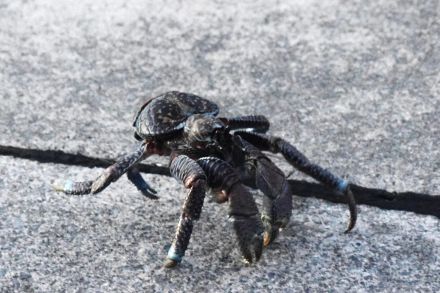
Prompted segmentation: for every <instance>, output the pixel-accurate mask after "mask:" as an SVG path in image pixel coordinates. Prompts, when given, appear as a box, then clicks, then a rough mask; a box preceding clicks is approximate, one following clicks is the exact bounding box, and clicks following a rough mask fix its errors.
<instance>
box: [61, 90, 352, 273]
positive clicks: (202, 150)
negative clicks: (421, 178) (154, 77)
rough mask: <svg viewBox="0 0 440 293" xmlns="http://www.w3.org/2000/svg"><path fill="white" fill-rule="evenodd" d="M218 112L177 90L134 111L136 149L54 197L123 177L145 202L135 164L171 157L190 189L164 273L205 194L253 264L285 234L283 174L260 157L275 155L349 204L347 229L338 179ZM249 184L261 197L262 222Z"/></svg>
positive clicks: (264, 126)
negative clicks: (225, 213)
mask: <svg viewBox="0 0 440 293" xmlns="http://www.w3.org/2000/svg"><path fill="white" fill-rule="evenodd" d="M218 112H219V109H218V106H217V105H216V104H215V103H213V102H211V101H209V100H206V99H204V98H201V97H198V96H196V95H193V94H188V93H181V92H177V91H172V92H167V93H164V94H162V95H160V96H157V97H154V98H152V99H150V100H148V101H147V102H146V103H145V104H144V105H143V106H142V107H141V108H140V109H139V111H138V112H137V114H136V115H135V118H134V122H133V126H134V128H135V138H136V139H137V140H138V141H139V143H138V144H137V145H136V147H135V150H134V151H133V152H132V153H130V154H128V155H125V156H123V157H120V158H119V159H118V160H117V161H116V163H115V164H113V165H111V166H110V167H108V168H107V169H105V171H104V172H103V173H102V174H101V175H100V176H99V177H98V178H96V179H95V180H92V181H84V182H74V181H70V180H69V181H67V182H66V183H65V184H64V185H63V186H56V187H55V188H56V190H58V191H62V192H64V193H67V194H89V193H93V194H94V193H98V192H100V191H102V190H103V189H104V188H106V187H107V186H108V185H109V184H110V183H111V182H114V181H116V180H118V178H119V177H121V176H122V175H123V174H124V173H126V174H127V177H128V179H129V180H130V181H131V182H132V183H133V184H134V185H135V186H136V187H137V188H138V189H139V190H140V191H141V192H142V193H143V194H144V195H145V196H147V197H149V198H153V199H154V198H157V196H156V192H155V191H154V190H153V189H152V188H151V187H150V186H149V185H148V183H147V182H146V181H145V180H144V179H143V178H142V176H141V174H140V173H139V171H138V170H137V169H136V165H137V164H138V163H139V162H140V161H142V160H144V159H146V158H147V157H148V156H150V155H154V154H156V155H161V156H169V157H170V165H169V168H170V172H171V174H172V175H173V176H174V177H175V178H176V179H177V180H179V181H180V182H181V183H183V184H184V186H185V187H186V188H187V189H189V191H188V195H187V197H186V199H185V201H184V204H183V208H182V212H181V215H180V220H179V223H178V225H177V229H176V234H175V236H174V240H173V242H172V245H171V247H170V249H169V251H168V255H167V259H166V261H165V267H174V266H176V265H177V264H178V263H180V262H181V261H182V258H183V256H184V254H185V251H186V249H187V247H188V244H189V240H190V237H191V233H192V229H193V224H194V221H196V220H198V219H199V218H200V214H201V211H202V206H203V201H204V198H205V191H206V189H207V188H211V189H212V191H213V193H214V195H215V199H216V201H217V202H219V203H222V202H229V216H230V217H231V219H232V220H233V228H234V230H235V232H236V235H237V239H238V244H239V248H240V251H241V253H242V255H243V257H244V259H245V260H246V261H247V262H249V263H251V262H253V261H258V260H259V258H260V256H261V254H262V251H263V247H264V246H268V245H269V244H270V243H271V242H272V241H273V240H274V239H275V238H276V237H277V235H278V233H279V231H280V230H281V229H282V228H283V227H285V226H286V225H287V223H288V221H289V218H290V216H291V214H292V195H291V191H290V188H289V184H288V181H287V179H286V176H285V175H284V173H283V172H282V171H281V170H280V169H279V168H278V167H277V166H276V165H275V164H274V163H272V161H271V160H270V159H269V158H268V157H267V156H266V155H265V154H264V153H263V152H262V151H268V152H272V153H281V154H282V155H283V157H284V158H285V159H286V160H287V161H288V162H289V163H290V164H291V165H293V166H294V167H295V168H297V169H298V170H300V171H302V172H304V173H305V174H307V175H309V176H311V177H313V178H314V179H316V180H318V181H319V182H321V183H323V184H324V185H326V186H328V187H330V188H332V189H334V190H335V191H336V192H338V193H340V194H343V195H345V196H346V197H347V202H348V205H349V210H350V221H349V225H348V228H347V230H346V232H348V231H350V230H351V229H353V227H354V226H355V223H356V218H357V211H356V204H355V201H354V196H353V194H352V192H351V190H350V185H349V183H348V182H347V181H345V180H344V179H341V178H339V177H337V176H335V175H333V174H332V173H331V172H329V171H328V170H326V169H324V168H322V167H320V166H318V165H316V164H313V163H311V162H310V161H309V160H308V159H307V158H306V157H305V156H304V155H303V154H302V153H300V152H299V151H298V150H297V149H296V148H295V147H294V146H292V145H291V144H290V143H288V142H287V141H285V140H284V139H282V138H280V137H274V136H270V135H268V134H266V132H267V131H268V130H269V125H270V124H269V121H268V120H267V119H266V118H265V117H264V116H258V115H252V116H241V117H235V118H225V117H217V114H218ZM246 182H247V183H249V184H251V185H253V186H254V187H257V188H258V189H260V190H261V191H262V193H263V195H264V198H263V206H262V212H261V216H260V213H259V211H258V208H257V205H256V203H255V201H254V199H253V196H252V194H251V193H250V191H249V190H248V189H247V187H246V186H245V183H246Z"/></svg>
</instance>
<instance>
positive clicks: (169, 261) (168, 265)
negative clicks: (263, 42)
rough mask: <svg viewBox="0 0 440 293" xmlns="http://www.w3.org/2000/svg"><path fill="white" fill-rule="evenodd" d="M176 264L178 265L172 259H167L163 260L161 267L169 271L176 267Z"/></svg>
mask: <svg viewBox="0 0 440 293" xmlns="http://www.w3.org/2000/svg"><path fill="white" fill-rule="evenodd" d="M178 264H179V262H177V261H175V260H174V259H170V258H167V259H166V260H165V262H164V264H163V266H164V268H167V269H171V268H174V267H176V266H177V265H178Z"/></svg>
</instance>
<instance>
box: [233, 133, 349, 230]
mask: <svg viewBox="0 0 440 293" xmlns="http://www.w3.org/2000/svg"><path fill="white" fill-rule="evenodd" d="M236 134H237V135H239V136H240V137H242V138H243V139H245V140H246V141H248V142H250V143H252V144H253V145H255V146H256V147H258V148H259V149H261V150H266V151H270V152H273V153H281V154H282V155H283V156H284V158H285V159H286V160H287V161H288V162H289V163H290V164H292V165H293V166H294V167H295V168H297V169H298V170H300V171H301V172H303V173H305V174H307V175H309V176H311V177H312V178H314V179H316V180H318V181H319V182H321V183H323V184H324V185H326V186H328V187H330V188H332V189H334V190H336V191H337V192H340V193H342V194H344V195H345V196H346V198H347V202H348V207H349V211H350V220H349V224H348V227H347V230H346V232H349V231H350V230H352V229H353V228H354V226H355V225H356V219H357V208H356V202H355V199H354V196H353V193H352V191H351V189H350V185H349V183H348V182H347V181H346V180H344V179H342V178H340V177H338V176H336V175H334V174H332V173H331V172H330V171H328V170H326V169H324V168H322V167H321V166H319V165H316V164H314V163H312V162H310V161H309V159H307V157H306V156H304V155H303V154H302V153H301V152H300V151H298V150H297V149H296V148H295V147H294V146H293V145H291V144H290V143H288V142H287V141H285V140H284V139H282V138H279V137H274V136H268V135H265V134H259V133H252V132H246V131H238V132H236Z"/></svg>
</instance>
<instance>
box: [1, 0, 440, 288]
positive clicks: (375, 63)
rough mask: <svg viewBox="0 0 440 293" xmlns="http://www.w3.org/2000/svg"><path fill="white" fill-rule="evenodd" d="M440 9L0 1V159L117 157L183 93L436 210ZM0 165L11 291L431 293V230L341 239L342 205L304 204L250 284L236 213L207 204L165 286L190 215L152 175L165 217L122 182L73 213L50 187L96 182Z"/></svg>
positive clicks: (408, 225) (363, 219)
mask: <svg viewBox="0 0 440 293" xmlns="http://www.w3.org/2000/svg"><path fill="white" fill-rule="evenodd" d="M438 4H439V3H438V1H422V2H417V3H414V2H411V1H369V2H366V1H325V3H321V1H285V3H281V2H278V1H241V2H240V4H235V3H233V2H230V1H226V2H207V1H206V2H205V1H192V2H191V4H190V3H185V2H180V1H163V2H160V3H157V2H154V1H119V0H117V1H111V2H110V1H108V2H105V1H102V2H99V3H94V2H93V3H85V2H83V1H76V2H70V1H49V0H46V1H24V2H18V1H17V2H15V1H10V2H3V3H0V68H1V70H0V107H1V114H0V133H1V135H0V144H1V145H12V146H19V147H30V148H39V149H51V150H63V151H67V152H73V153H81V154H85V155H91V156H99V157H105V158H114V157H115V156H117V155H119V154H121V153H123V152H125V151H126V150H127V149H128V148H129V147H130V145H131V143H132V141H133V140H132V130H131V127H130V126H131V125H130V122H131V118H132V116H133V114H134V112H135V110H136V108H137V107H138V105H139V104H141V103H142V101H144V100H145V99H146V98H147V97H149V96H152V95H157V94H160V93H162V92H164V91H167V90H171V89H176V90H181V91H187V92H193V93H196V94H199V95H201V96H204V97H207V98H209V99H211V100H213V101H215V102H217V103H218V104H219V105H220V106H221V107H222V114H224V115H239V114H252V113H259V114H264V115H267V116H268V117H270V120H271V121H272V132H273V133H274V134H276V135H280V136H283V137H285V138H286V139H288V140H289V141H291V142H293V143H294V144H295V145H296V146H297V147H298V148H299V149H301V150H303V151H304V153H305V154H306V155H307V156H309V157H310V158H311V159H312V160H314V161H315V162H317V163H319V164H321V165H323V166H326V167H329V168H330V169H331V170H333V171H334V172H335V173H338V174H341V175H343V176H346V177H347V178H349V179H350V180H351V181H353V182H355V183H359V184H362V185H364V186H368V187H375V188H381V189H387V190H389V191H393V190H395V191H415V192H420V193H426V194H431V195H438V194H440V178H439V176H438V173H439V168H440V150H439V148H438V143H439V139H438V138H439V135H440V126H439V125H440V123H439V122H440V121H439V120H440V118H439V117H440V98H439V94H440V86H439V84H440V83H439V81H440V74H439V69H440V60H439V57H438V56H440V33H439V32H440V28H439V23H438V13H439V9H440V8H439V5H438ZM0 160H1V163H0V165H1V166H3V167H2V168H1V169H0V172H1V176H0V252H1V258H0V285H1V287H2V290H3V291H5V292H8V291H17V292H18V291H26V290H27V291H32V290H34V291H36V292H47V291H63V290H65V291H68V292H76V291H81V290H83V291H90V292H106V291H108V290H111V291H127V292H136V291H139V290H142V289H144V290H157V291H159V289H161V288H162V289H163V288H165V289H166V290H169V291H184V290H186V291H188V290H190V291H205V290H207V289H208V290H210V291H221V290H225V291H229V292H236V291H241V290H247V291H250V290H255V291H267V290H272V291H275V292H283V291H284V292H290V291H292V290H297V291H319V290H327V289H335V291H347V290H349V289H351V290H354V291H393V290H397V291H412V290H413V289H419V290H423V291H438V290H439V285H438V284H439V280H438V276H439V268H438V264H439V260H438V255H439V249H438V247H439V243H440V236H439V235H440V234H439V233H440V226H439V222H438V219H437V218H434V217H427V216H420V215H416V214H412V213H404V212H392V211H384V210H380V209H376V208H371V207H365V206H362V207H361V209H360V214H359V225H358V227H357V228H356V230H355V231H354V233H352V234H349V235H344V234H342V233H341V232H342V231H343V229H344V227H345V221H346V216H347V212H346V207H345V206H341V205H334V204H330V203H327V202H323V201H320V200H316V199H302V198H298V197H295V211H294V215H293V218H292V220H291V225H290V226H289V227H288V228H287V229H286V230H285V231H284V233H283V236H282V237H281V238H280V239H279V240H277V242H276V243H275V245H274V247H273V248H271V249H269V250H267V251H265V254H264V257H263V259H262V261H261V262H260V263H259V264H258V265H256V266H251V267H245V266H244V265H243V264H242V263H240V261H239V255H238V251H237V249H236V245H235V240H234V237H233V235H232V233H231V229H230V227H229V224H228V222H227V220H226V217H225V215H226V210H225V209H226V207H224V206H218V205H216V204H213V203H208V204H207V205H206V208H205V210H204V213H203V217H202V219H201V221H200V223H199V224H198V225H197V227H196V229H195V230H196V231H195V234H194V237H193V239H192V242H191V245H190V249H189V250H188V253H187V256H186V258H185V260H184V262H183V263H182V266H181V267H180V268H179V269H177V270H174V271H164V270H163V269H161V263H162V260H163V257H164V256H165V254H166V245H167V244H169V242H170V240H171V237H172V235H173V232H174V227H175V225H176V223H177V219H178V212H179V208H180V204H181V202H182V200H183V198H184V189H183V188H181V187H179V186H178V184H177V183H176V182H175V181H174V180H173V179H171V178H157V177H155V176H152V175H148V176H147V177H148V178H149V180H150V181H151V182H152V184H153V185H154V186H155V187H156V188H157V189H158V191H159V193H160V195H161V199H160V200H159V201H157V202H150V201H147V200H145V199H144V198H142V196H141V195H140V194H138V193H137V191H136V190H134V188H132V187H131V186H130V185H129V184H128V183H127V182H126V181H125V179H124V180H121V182H118V183H116V184H113V185H112V186H111V187H110V188H109V189H108V190H106V191H105V192H104V193H102V194H101V195H99V196H96V197H90V198H88V197H79V198H75V197H74V198H72V197H67V196H62V195H59V194H57V193H54V192H53V191H51V190H50V188H49V185H50V183H51V182H52V181H54V180H56V179H57V178H68V177H71V178H79V179H86V178H92V177H93V176H96V175H97V174H98V173H99V171H100V170H99V169H93V170H91V169H87V168H79V167H71V166H63V165H52V164H39V163H36V162H32V161H26V160H21V159H14V158H10V157H1V158H0ZM274 160H275V161H276V162H277V163H280V164H281V166H282V167H283V169H284V170H285V171H290V168H289V167H288V166H287V165H286V164H284V163H282V162H281V161H280V160H278V159H274ZM153 161H157V160H155V159H153ZM294 176H295V178H306V177H304V176H302V175H301V174H298V173H296V174H294Z"/></svg>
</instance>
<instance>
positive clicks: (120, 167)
mask: <svg viewBox="0 0 440 293" xmlns="http://www.w3.org/2000/svg"><path fill="white" fill-rule="evenodd" d="M147 155H148V153H147V152H146V145H145V144H140V145H138V146H137V147H136V149H135V150H134V151H133V152H132V153H130V154H128V155H125V156H123V157H121V158H119V159H118V160H117V161H116V163H114V164H113V165H111V166H110V167H108V168H107V169H105V170H104V172H103V173H102V174H101V175H100V176H99V177H98V178H96V179H95V180H94V181H84V182H73V181H71V180H68V181H67V182H66V183H65V184H64V186H54V188H55V190H57V191H62V192H64V193H67V194H89V193H98V192H100V191H101V190H103V189H104V188H106V187H107V186H108V185H109V184H110V183H112V182H114V181H116V180H118V179H119V177H121V176H122V175H123V174H124V173H125V172H127V171H128V170H129V169H130V168H131V167H133V166H134V165H135V164H136V163H138V162H139V161H140V160H142V159H144V158H145V157H146V156H147ZM131 175H133V174H130V176H131ZM139 176H140V174H139ZM134 177H136V171H134ZM132 178H133V177H132ZM137 179H138V178H137ZM130 180H131V179H130ZM139 182H140V181H139ZM139 184H140V183H139ZM136 186H138V185H136Z"/></svg>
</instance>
